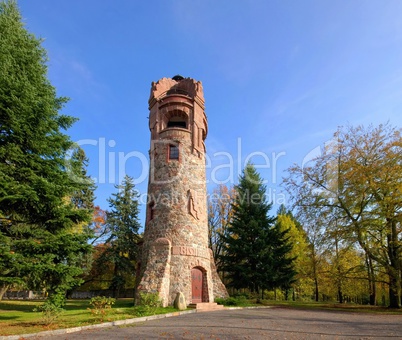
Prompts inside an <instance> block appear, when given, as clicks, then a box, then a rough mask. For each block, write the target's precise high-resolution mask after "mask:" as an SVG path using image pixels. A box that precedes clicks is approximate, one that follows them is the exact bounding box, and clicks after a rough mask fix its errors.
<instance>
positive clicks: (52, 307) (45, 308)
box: [33, 300, 64, 327]
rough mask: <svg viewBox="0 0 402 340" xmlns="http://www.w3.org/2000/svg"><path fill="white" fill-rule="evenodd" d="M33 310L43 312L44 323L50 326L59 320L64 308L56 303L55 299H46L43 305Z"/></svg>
mask: <svg viewBox="0 0 402 340" xmlns="http://www.w3.org/2000/svg"><path fill="white" fill-rule="evenodd" d="M33 311H34V312H40V313H42V323H43V324H44V325H45V326H47V327H49V326H50V325H51V324H53V322H54V321H56V320H57V318H58V317H59V316H60V314H61V313H62V312H63V311H64V309H63V308H61V307H60V306H58V305H56V304H55V303H54V301H52V300H46V301H45V303H43V304H42V305H40V306H36V307H35V308H34V310H33Z"/></svg>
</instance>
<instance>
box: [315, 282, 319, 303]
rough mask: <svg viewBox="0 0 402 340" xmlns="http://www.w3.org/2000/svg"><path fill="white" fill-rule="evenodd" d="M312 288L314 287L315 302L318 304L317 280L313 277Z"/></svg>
mask: <svg viewBox="0 0 402 340" xmlns="http://www.w3.org/2000/svg"><path fill="white" fill-rule="evenodd" d="M314 286H315V301H316V302H318V301H319V295H318V294H319V292H318V280H317V278H316V277H315V278H314Z"/></svg>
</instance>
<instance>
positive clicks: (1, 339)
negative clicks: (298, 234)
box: [0, 306, 271, 340]
mask: <svg viewBox="0 0 402 340" xmlns="http://www.w3.org/2000/svg"><path fill="white" fill-rule="evenodd" d="M258 308H271V307H270V306H255V307H225V308H224V309H220V311H223V310H234V309H258ZM200 312H203V311H202V310H198V311H197V310H196V309H191V310H186V311H182V312H173V313H167V314H158V315H151V316H143V317H140V318H133V319H124V320H116V321H111V322H104V323H99V324H96V325H88V326H80V327H72V328H62V329H55V330H52V331H43V332H38V333H31V334H16V335H5V336H0V340H19V339H25V338H33V337H42V336H48V335H61V334H69V333H75V332H80V331H84V330H88V329H96V328H109V327H115V326H121V325H130V324H134V323H139V322H145V321H150V320H158V319H164V318H170V317H173V316H179V315H184V314H192V313H200ZM210 312H213V310H212V311H210ZM203 313H205V311H204V312H203Z"/></svg>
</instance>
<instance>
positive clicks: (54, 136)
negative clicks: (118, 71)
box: [0, 0, 93, 294]
mask: <svg viewBox="0 0 402 340" xmlns="http://www.w3.org/2000/svg"><path fill="white" fill-rule="evenodd" d="M46 62H47V54H46V51H45V49H44V48H43V47H42V46H41V40H39V39H37V38H35V37H34V36H33V35H32V34H30V33H29V32H28V31H27V30H26V29H25V27H24V24H23V23H22V20H21V15H20V13H19V10H18V6H17V3H16V1H13V0H10V1H3V2H1V3H0V244H1V245H0V255H1V256H0V285H2V287H3V288H7V287H8V286H9V285H11V284H14V283H20V284H21V283H24V284H26V285H27V286H28V288H31V289H34V288H38V289H39V288H46V289H48V291H50V292H51V293H60V294H62V292H63V291H65V290H66V289H69V288H71V287H72V286H74V285H75V284H76V283H77V282H78V281H77V280H76V279H75V278H76V277H77V275H78V274H79V273H80V272H81V269H80V266H79V262H80V260H79V259H80V256H81V255H82V254H83V253H85V252H87V251H88V245H87V242H86V240H87V234H86V233H85V232H84V231H83V229H82V228H81V229H80V230H79V231H78V229H77V228H76V226H77V225H80V224H85V223H87V222H88V221H89V220H90V218H91V209H92V199H93V197H92V194H93V183H92V182H91V181H90V180H89V179H88V177H87V176H86V173H85V170H84V171H83V169H84V167H85V164H84V162H83V158H82V157H83V156H82V155H81V156H80V157H81V158H77V157H75V156H74V157H75V158H74V157H73V158H71V159H69V157H68V155H69V151H70V150H72V149H74V144H73V142H72V141H71V139H70V137H69V136H68V135H66V134H65V133H64V132H63V130H66V129H68V128H69V127H71V125H72V124H73V123H74V122H75V121H76V119H75V118H73V117H71V116H67V115H63V114H60V113H59V111H60V110H61V109H62V107H63V106H64V104H65V103H66V102H67V99H66V98H64V97H58V96H57V95H56V89H55V88H54V87H53V86H52V85H51V84H50V82H49V80H48V78H47V65H46ZM76 156H78V155H77V154H76ZM80 159H81V161H82V162H81V161H80ZM67 165H69V166H67ZM85 191H86V192H87V194H86V198H85V200H86V204H85V205H82V204H78V205H77V204H76V202H74V200H73V199H74V198H77V193H78V192H81V193H83V192H85ZM91 191H92V194H91ZM3 291H4V289H3Z"/></svg>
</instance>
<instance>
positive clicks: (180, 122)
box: [167, 116, 187, 129]
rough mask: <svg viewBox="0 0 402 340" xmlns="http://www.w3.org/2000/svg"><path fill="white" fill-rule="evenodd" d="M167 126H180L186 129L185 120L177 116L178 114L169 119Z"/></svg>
mask: <svg viewBox="0 0 402 340" xmlns="http://www.w3.org/2000/svg"><path fill="white" fill-rule="evenodd" d="M167 127H168V128H174V127H178V128H182V129H187V121H186V119H185V118H184V117H178V116H173V117H172V118H170V119H169V121H168V123H167Z"/></svg>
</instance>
